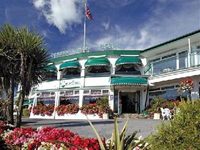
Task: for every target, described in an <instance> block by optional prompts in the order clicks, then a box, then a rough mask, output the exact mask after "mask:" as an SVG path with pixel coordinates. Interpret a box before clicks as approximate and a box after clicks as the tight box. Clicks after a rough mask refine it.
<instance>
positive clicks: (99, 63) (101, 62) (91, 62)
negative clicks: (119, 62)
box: [85, 57, 110, 67]
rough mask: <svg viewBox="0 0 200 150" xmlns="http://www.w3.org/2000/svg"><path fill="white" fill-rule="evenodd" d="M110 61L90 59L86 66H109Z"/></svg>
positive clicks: (101, 58) (103, 58) (104, 58)
mask: <svg viewBox="0 0 200 150" xmlns="http://www.w3.org/2000/svg"><path fill="white" fill-rule="evenodd" d="M109 65H110V61H109V60H108V59H107V58H106V57H98V58H89V59H88V60H87V61H86V63H85V66H86V67H88V66H109Z"/></svg>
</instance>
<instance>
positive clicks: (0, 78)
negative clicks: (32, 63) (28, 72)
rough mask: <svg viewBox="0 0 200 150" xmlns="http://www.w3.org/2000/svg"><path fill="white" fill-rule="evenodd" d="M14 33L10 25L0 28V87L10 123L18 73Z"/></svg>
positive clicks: (11, 121)
mask: <svg viewBox="0 0 200 150" xmlns="http://www.w3.org/2000/svg"><path fill="white" fill-rule="evenodd" d="M15 35H16V34H15V29H14V28H13V27H12V26H10V25H4V26H3V27H2V28H1V29H0V87H1V89H2V90H3V91H4V92H5V93H6V99H7V100H8V102H7V103H8V107H7V109H8V110H7V121H8V122H9V123H11V124H13V123H14V120H13V103H14V85H15V81H16V79H17V78H16V77H15V76H16V75H17V74H18V73H19V72H18V70H19V69H18V66H17V63H16V61H17V60H16V59H17V57H16V56H17V53H16V51H15V46H14V41H15Z"/></svg>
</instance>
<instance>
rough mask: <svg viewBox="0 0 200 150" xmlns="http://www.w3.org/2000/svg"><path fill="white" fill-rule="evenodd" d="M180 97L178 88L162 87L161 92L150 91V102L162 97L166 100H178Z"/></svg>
mask: <svg viewBox="0 0 200 150" xmlns="http://www.w3.org/2000/svg"><path fill="white" fill-rule="evenodd" d="M179 96H180V93H179V92H178V91H177V87H176V86H166V87H162V88H161V90H159V89H158V90H157V91H154V90H152V91H149V100H150V101H151V100H152V99H154V98H155V97H162V98H164V99H166V100H172V99H178V98H179Z"/></svg>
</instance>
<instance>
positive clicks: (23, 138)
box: [3, 127, 100, 150]
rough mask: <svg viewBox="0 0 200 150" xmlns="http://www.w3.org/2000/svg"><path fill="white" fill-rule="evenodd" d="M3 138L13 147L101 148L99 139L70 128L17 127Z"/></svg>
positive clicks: (70, 149)
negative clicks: (76, 132)
mask: <svg viewBox="0 0 200 150" xmlns="http://www.w3.org/2000/svg"><path fill="white" fill-rule="evenodd" d="M3 140H4V141H5V143H6V144H7V145H8V146H9V147H10V148H11V149H24V150H26V149H27V150H36V149H41V148H43V149H54V150H57V149H67V150H81V149H88V150H99V149H100V147H99V144H98V140H97V139H94V138H83V137H80V136H79V135H77V134H74V133H73V132H71V131H69V130H64V129H56V128H53V127H44V128H41V129H38V130H34V129H32V128H15V129H14V130H13V131H10V132H8V133H7V134H6V135H5V136H4V137H3Z"/></svg>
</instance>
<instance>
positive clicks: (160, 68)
mask: <svg viewBox="0 0 200 150" xmlns="http://www.w3.org/2000/svg"><path fill="white" fill-rule="evenodd" d="M173 70H176V54H172V55H168V56H164V57H162V60H160V61H157V62H153V73H154V74H161V73H165V72H170V71H173Z"/></svg>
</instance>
